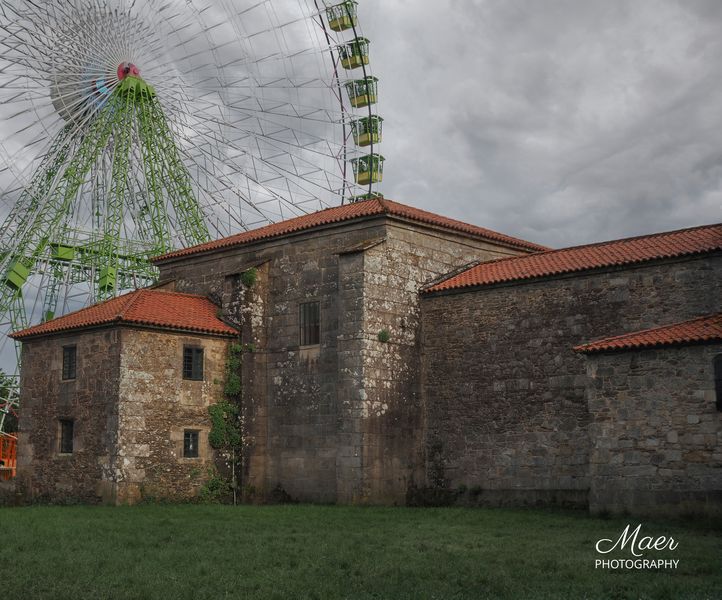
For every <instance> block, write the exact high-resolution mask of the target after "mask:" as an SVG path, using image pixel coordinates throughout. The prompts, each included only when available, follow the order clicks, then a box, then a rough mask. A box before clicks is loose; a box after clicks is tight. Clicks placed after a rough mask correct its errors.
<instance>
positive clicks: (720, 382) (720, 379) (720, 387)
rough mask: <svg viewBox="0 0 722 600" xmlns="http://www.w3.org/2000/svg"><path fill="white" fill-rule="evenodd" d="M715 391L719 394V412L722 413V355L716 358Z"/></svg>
mask: <svg viewBox="0 0 722 600" xmlns="http://www.w3.org/2000/svg"><path fill="white" fill-rule="evenodd" d="M714 389H715V392H717V410H719V411H722V354H718V355H717V356H715V357H714Z"/></svg>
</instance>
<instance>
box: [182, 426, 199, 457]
mask: <svg viewBox="0 0 722 600" xmlns="http://www.w3.org/2000/svg"><path fill="white" fill-rule="evenodd" d="M183 458H198V431H194V430H191V429H186V430H185V431H184V432H183Z"/></svg>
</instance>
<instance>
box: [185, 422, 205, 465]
mask: <svg viewBox="0 0 722 600" xmlns="http://www.w3.org/2000/svg"><path fill="white" fill-rule="evenodd" d="M189 434H190V436H191V437H192V436H194V435H195V448H194V450H195V454H186V452H187V448H188V446H186V436H188V435H189ZM200 445H201V430H200V429H191V428H187V429H183V454H182V457H183V458H186V459H191V460H195V459H199V458H201V450H200ZM191 448H193V447H192V446H191ZM190 451H191V452H192V451H193V450H190Z"/></svg>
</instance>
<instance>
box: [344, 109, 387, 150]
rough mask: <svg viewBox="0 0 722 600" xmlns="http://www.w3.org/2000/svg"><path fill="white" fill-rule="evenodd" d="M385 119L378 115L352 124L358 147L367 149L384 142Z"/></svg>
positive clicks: (363, 118) (354, 138) (357, 120)
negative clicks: (366, 147)
mask: <svg viewBox="0 0 722 600" xmlns="http://www.w3.org/2000/svg"><path fill="white" fill-rule="evenodd" d="M383 123H384V120H383V118H381V117H379V116H378V115H370V116H368V117H361V118H360V119H356V120H355V121H352V122H351V132H352V134H353V140H354V143H355V144H356V145H357V146H361V147H365V146H370V145H371V144H379V143H381V140H382V132H383Z"/></svg>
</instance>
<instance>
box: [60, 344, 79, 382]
mask: <svg viewBox="0 0 722 600" xmlns="http://www.w3.org/2000/svg"><path fill="white" fill-rule="evenodd" d="M77 365H78V356H77V348H76V347H75V346H63V379H75V375H76V369H77Z"/></svg>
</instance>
